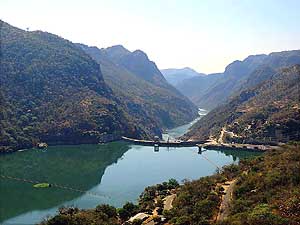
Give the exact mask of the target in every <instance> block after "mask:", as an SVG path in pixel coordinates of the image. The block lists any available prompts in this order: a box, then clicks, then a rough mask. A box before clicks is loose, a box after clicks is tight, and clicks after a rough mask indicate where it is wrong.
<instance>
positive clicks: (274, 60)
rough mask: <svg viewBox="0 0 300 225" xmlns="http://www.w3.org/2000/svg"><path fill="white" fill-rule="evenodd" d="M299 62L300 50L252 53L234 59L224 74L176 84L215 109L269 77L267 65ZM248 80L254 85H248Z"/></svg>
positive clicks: (201, 104) (276, 66)
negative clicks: (242, 58)
mask: <svg viewBox="0 0 300 225" xmlns="http://www.w3.org/2000/svg"><path fill="white" fill-rule="evenodd" d="M295 64H300V50H294V51H283V52H273V53H270V54H269V55H265V54H262V55H251V56H248V57H247V58H246V59H244V60H243V61H239V60H237V61H234V62H232V63H231V64H229V65H228V66H227V67H226V68H225V71H224V73H220V74H209V75H207V76H206V77H203V78H202V77H201V78H199V77H197V78H196V77H194V78H190V79H187V80H184V82H182V83H179V84H178V85H176V88H177V89H178V90H180V91H181V92H182V93H183V94H184V95H185V96H187V97H189V98H190V99H191V100H192V101H193V102H194V103H195V104H196V105H197V106H199V107H200V108H204V109H208V110H211V109H214V108H215V107H217V106H218V105H220V104H223V103H225V102H226V101H228V99H229V98H230V97H231V96H232V95H234V94H236V93H237V92H239V91H241V90H242V89H244V88H248V87H250V86H251V85H252V86H253V85H255V84H257V83H259V82H261V81H263V80H266V79H268V78H269V76H268V74H266V70H267V68H268V70H270V71H272V70H277V69H279V68H281V67H288V66H292V65H295ZM262 71H263V73H262ZM269 74H270V72H269ZM212 75H213V76H212ZM250 80H252V81H250ZM251 82H252V84H251ZM255 82H256V83H255ZM245 83H248V84H249V85H250V84H251V85H250V86H245V85H246V84H245Z"/></svg>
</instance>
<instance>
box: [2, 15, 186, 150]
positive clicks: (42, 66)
mask: <svg viewBox="0 0 300 225" xmlns="http://www.w3.org/2000/svg"><path fill="white" fill-rule="evenodd" d="M0 26H1V67H0V69H1V73H0V81H1V82H0V85H1V89H0V103H1V105H0V106H1V108H0V109H1V111H0V126H1V133H0V146H1V147H0V150H1V151H8V150H16V149H20V148H30V147H32V146H35V145H36V144H37V143H39V142H47V143H49V144H78V143H98V142H99V141H110V140H115V139H118V138H120V136H121V135H128V136H132V137H149V136H153V135H156V134H158V135H159V134H160V130H159V128H158V127H157V126H155V125H153V124H150V125H148V124H145V123H141V124H140V123H135V120H134V115H131V114H130V113H129V112H127V111H126V107H127V106H126V105H125V104H124V103H123V102H120V101H119V99H118V98H117V97H116V96H115V93H113V92H112V90H111V88H110V87H108V86H107V84H106V83H105V82H104V79H103V74H102V72H101V70H100V67H99V64H98V63H97V62H95V61H94V60H93V59H92V58H91V57H90V56H89V55H87V54H86V53H85V52H84V51H83V50H81V49H79V48H78V47H77V46H76V45H75V44H73V43H71V42H70V41H68V40H65V39H63V38H61V37H58V36H56V35H53V34H50V33H47V32H42V31H32V32H28V31H24V30H21V29H18V28H15V27H13V26H11V25H9V24H7V23H5V22H3V21H1V22H0ZM149 95H151V93H149ZM166 101H167V100H166ZM132 104H133V105H134V103H132ZM145 107H147V106H145ZM137 110H138V109H137ZM149 110H151V109H149ZM187 110H188V109H187ZM140 116H141V115H140ZM146 122H147V121H146ZM170 123H171V122H170Z"/></svg>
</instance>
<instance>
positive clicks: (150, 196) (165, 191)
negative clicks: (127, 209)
mask: <svg viewBox="0 0 300 225" xmlns="http://www.w3.org/2000/svg"><path fill="white" fill-rule="evenodd" d="M178 186H179V183H178V182H177V181H176V180H175V179H170V180H169V181H168V182H163V183H162V184H157V185H154V186H149V187H146V188H145V190H144V192H143V193H142V194H141V195H140V198H139V209H140V211H143V212H148V213H150V214H152V211H153V210H154V208H155V207H159V208H163V207H162V199H163V198H164V197H166V196H167V195H169V194H170V190H172V189H175V188H177V187H178ZM155 200H157V202H155Z"/></svg>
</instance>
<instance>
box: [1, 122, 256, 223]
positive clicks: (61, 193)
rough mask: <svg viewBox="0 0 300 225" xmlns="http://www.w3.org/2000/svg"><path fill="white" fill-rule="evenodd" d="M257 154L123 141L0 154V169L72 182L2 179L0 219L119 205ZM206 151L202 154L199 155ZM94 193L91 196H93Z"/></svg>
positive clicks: (175, 132) (35, 218) (33, 218)
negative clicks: (158, 186)
mask: <svg viewBox="0 0 300 225" xmlns="http://www.w3.org/2000/svg"><path fill="white" fill-rule="evenodd" d="M192 124H193V122H192V123H189V124H187V125H184V126H180V127H177V128H175V129H172V130H169V131H168V134H165V135H164V138H168V137H169V138H174V137H177V136H180V135H182V134H184V133H185V132H186V131H187V129H188V128H189V127H190V126H191V125H192ZM257 154H259V153H255V152H247V151H230V150H223V151H220V150H207V151H204V152H203V153H202V155H200V154H198V148H197V147H182V148H167V147H160V149H159V152H154V148H153V147H149V146H137V145H131V144H127V143H124V142H113V143H108V144H101V145H74V146H51V147H48V148H47V150H38V149H30V150H28V151H23V152H17V153H14V154H8V155H1V156H0V165H1V174H2V175H6V176H11V177H17V178H24V179H27V180H34V181H39V182H48V183H53V184H54V183H55V184H59V185H62V186H67V187H71V188H73V189H77V190H78V191H70V190H65V189H61V188H57V187H50V188H34V187H33V185H32V184H31V183H25V182H22V181H18V180H10V179H3V178H0V204H1V205H0V210H1V211H0V223H1V224H34V223H38V222H40V221H41V220H42V219H43V218H46V217H48V216H51V215H54V214H55V213H57V210H58V209H59V207H61V206H77V207H79V208H92V207H95V206H97V205H98V204H101V203H108V204H111V205H114V206H116V207H121V206H122V205H123V204H124V203H126V202H128V201H131V202H137V199H138V197H139V195H140V193H141V192H142V191H143V190H144V188H145V187H147V186H149V185H153V184H157V183H161V182H163V181H166V180H168V179H170V178H175V179H177V180H178V181H182V180H184V179H190V180H191V179H197V178H199V177H203V176H207V175H211V174H213V173H214V172H215V171H216V167H215V165H213V164H212V163H211V162H209V161H208V160H207V159H205V158H208V159H209V160H210V161H212V162H213V163H215V164H217V165H218V166H220V167H221V166H224V165H227V164H231V163H237V162H238V161H239V159H242V158H245V157H251V156H253V155H257ZM202 156H205V157H202ZM93 194H95V195H93Z"/></svg>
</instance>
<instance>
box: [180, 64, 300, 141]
mask: <svg viewBox="0 0 300 225" xmlns="http://www.w3.org/2000/svg"><path fill="white" fill-rule="evenodd" d="M264 71H265V74H267V77H269V79H268V80H265V81H263V82H261V83H259V84H257V85H255V86H254V87H250V88H248V89H244V90H243V91H242V92H241V93H240V94H237V95H236V96H235V97H233V98H232V99H231V100H230V101H229V102H228V103H226V104H224V105H221V106H219V107H217V108H216V109H214V110H212V111H211V112H210V113H208V114H207V115H206V116H205V117H203V118H202V119H201V120H200V121H198V122H197V123H196V124H195V125H194V126H193V127H192V129H191V130H190V131H189V132H188V133H187V134H186V135H185V136H184V138H185V139H207V138H209V137H212V138H215V139H218V138H219V136H220V134H221V130H222V128H224V131H225V137H224V138H225V141H228V142H231V141H235V142H270V141H275V142H278V141H282V142H286V141H289V140H299V138H300V137H299V127H300V113H299V109H300V106H299V85H300V65H295V66H292V67H288V68H283V69H280V70H278V72H273V73H270V72H271V71H270V70H269V69H267V70H264ZM271 74H272V75H271ZM254 83H255V82H254ZM244 85H245V86H252V85H253V82H250V83H249V82H248V83H247V82H246V83H245V84H244ZM226 134H227V135H226Z"/></svg>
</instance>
